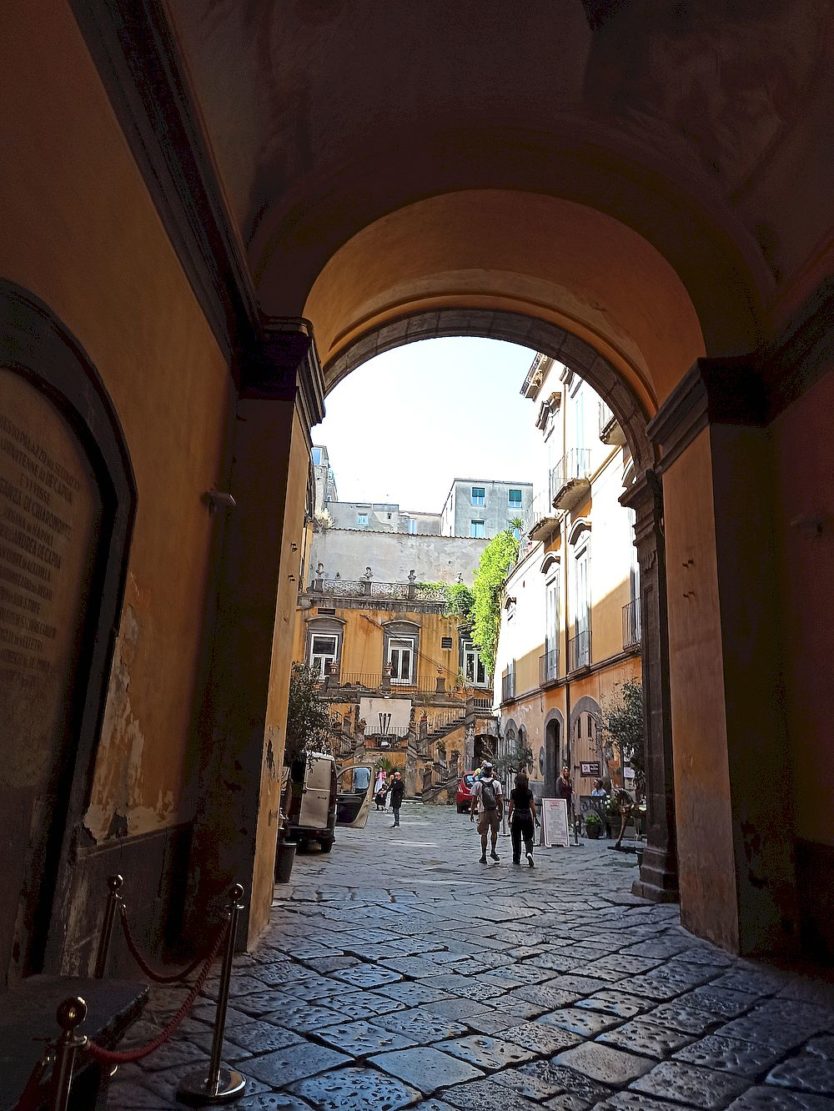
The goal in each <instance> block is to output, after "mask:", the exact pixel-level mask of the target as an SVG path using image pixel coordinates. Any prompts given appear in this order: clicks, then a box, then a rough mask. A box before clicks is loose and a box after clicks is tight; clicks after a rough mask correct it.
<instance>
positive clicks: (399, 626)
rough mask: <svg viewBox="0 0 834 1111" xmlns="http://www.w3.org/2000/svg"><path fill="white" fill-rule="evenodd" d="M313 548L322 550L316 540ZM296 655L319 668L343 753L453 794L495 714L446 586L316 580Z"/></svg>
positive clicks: (305, 600)
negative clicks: (471, 748)
mask: <svg viewBox="0 0 834 1111" xmlns="http://www.w3.org/2000/svg"><path fill="white" fill-rule="evenodd" d="M367 539H368V541H369V542H370V543H369V547H370V546H372V545H373V543H374V538H373V537H368V538H367ZM424 539H425V540H426V542H427V543H428V542H429V541H431V542H432V543H433V544H443V543H445V542H446V541H445V538H444V539H441V538H439V537H431V538H430V537H426V538H424ZM389 543H392V544H396V543H397V538H396V537H390V539H389ZM308 550H309V552H310V553H311V555H312V556H313V558H315V552H316V546H315V540H313V542H312V543H311V544H310V546H309V549H308ZM293 659H294V660H295V661H296V662H299V663H305V664H307V665H308V666H309V667H311V668H312V669H314V670H315V671H316V672H318V674H319V676H320V694H321V697H322V699H324V700H325V701H326V702H327V703H328V705H329V709H330V715H331V721H332V723H333V726H334V734H335V736H336V750H337V755H338V756H339V757H340V758H341V759H342V760H353V759H365V760H372V761H373V762H374V763H378V764H381V765H385V766H386V767H390V768H392V769H393V768H398V769H400V770H401V771H402V772H403V774H404V777H405V781H406V791H407V793H408V794H410V795H419V796H421V797H423V798H424V799H425V801H432V802H436V801H439V802H446V801H452V798H453V795H454V787H455V786H456V784H457V779H458V777H459V775H460V773H461V772H462V771H463V770H464V753H465V750H466V739H467V737H469V736H474V734H475V732H476V721H477V731H478V732H482V731H483V728H484V719H487V721H489V720H491V719H490V712H491V703H492V699H491V690H490V688H489V679H490V677H489V676H488V675H487V674H486V672H485V670H484V668H483V665H482V664H481V662H480V660H479V657H478V653H477V649H476V648H475V647H474V645H473V644H472V640H471V636H470V634H469V630H468V626H467V625H466V623H465V621H464V620H463V619H462V618H461V617H459V616H458V615H456V614H454V613H451V612H449V607H448V600H447V598H446V595H445V593H444V590H443V587H442V585H441V584H438V583H431V584H429V583H419V582H417V581H416V580H415V581H411V582H409V581H406V582H380V581H377V580H374V579H372V578H370V577H368V578H364V579H357V580H350V579H342V578H339V579H327V578H313V579H312V580H311V581H310V583H309V586H308V587H307V588H305V590H304V591H302V593H301V594H300V595H299V605H298V611H297V620H296V627H295V641H294V646H293Z"/></svg>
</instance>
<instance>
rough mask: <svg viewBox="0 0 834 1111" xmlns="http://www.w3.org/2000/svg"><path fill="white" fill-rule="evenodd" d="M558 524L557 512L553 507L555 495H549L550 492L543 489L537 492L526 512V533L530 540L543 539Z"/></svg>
mask: <svg viewBox="0 0 834 1111" xmlns="http://www.w3.org/2000/svg"><path fill="white" fill-rule="evenodd" d="M555 524H556V513H555V511H554V509H553V495H552V494H551V495H550V496H549V497H548V492H546V491H541V492H540V493H538V494H536V496H535V497H534V498H533V501H532V502H531V503H530V506H529V508H528V510H527V512H526V513H525V514H524V533H525V535H526V536H528V537H529V538H530V540H534V541H535V540H541V539H542V538H543V537H544V536H546V535H547V533H549V532H551V531H552V530H553V528H554V526H555Z"/></svg>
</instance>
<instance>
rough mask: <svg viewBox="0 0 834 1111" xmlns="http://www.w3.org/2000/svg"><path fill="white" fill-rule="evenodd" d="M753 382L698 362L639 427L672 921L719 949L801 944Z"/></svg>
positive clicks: (735, 366)
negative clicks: (668, 738) (660, 574)
mask: <svg viewBox="0 0 834 1111" xmlns="http://www.w3.org/2000/svg"><path fill="white" fill-rule="evenodd" d="M764 420H765V401H764V393H763V390H762V387H761V382H760V381H759V379H758V377H757V376H756V374H755V373H753V372H752V370H751V369H750V368H749V366H748V365H747V364H746V363H744V362H743V361H736V360H733V361H728V362H724V363H721V362H718V361H716V360H699V362H698V363H697V364H696V365H695V366H694V367H693V368H692V370H691V371H690V372H689V373H688V374H687V375H686V377H685V378H684V379H683V381H682V382H681V383H680V385H679V386H678V387H677V389H676V390H675V391H674V393H673V394H672V395H671V396H670V398H669V399H668V400H667V401H666V403H665V404H664V405H663V407H662V408H661V410H660V412H659V413H658V415H657V416H656V417H655V419H654V420H653V421H652V422H651V423H650V425H649V429H648V430H649V434H650V436H651V437H652V438H653V439H654V441H655V443H656V444H658V445H659V446H660V448H661V449H662V460H661V464H660V467H661V470H662V474H663V502H664V525H665V529H664V531H665V538H666V555H667V600H668V621H669V681H670V694H671V709H672V737H673V752H674V782H675V810H676V815H677V841H678V860H679V885H680V896H681V916H682V921H683V923H684V925H685V926H687V927H688V928H689V929H691V930H693V931H694V932H695V933H697V934H700V935H701V936H704V937H708V938H710V939H712V940H714V941H716V942H718V943H719V944H721V945H723V946H725V947H726V948H728V949H731V950H735V951H739V952H743V953H750V954H752V953H757V952H774V951H779V950H786V949H787V950H789V949H791V948H793V947H794V946H795V944H796V940H797V937H796V908H795V905H794V899H795V895H794V891H795V886H794V868H793V860H792V843H793V839H792V829H793V823H792V815H791V794H792V792H791V774H790V766H789V761H788V758H787V746H786V744H785V737H784V722H783V710H782V704H781V693H780V692H781V686H782V683H781V675H780V667H779V659H780V644H779V629H778V619H777V614H778V606H777V602H776V599H775V597H774V591H775V583H776V574H775V552H774V538H773V528H772V503H773V491H772V480H771V455H770V452H771V449H770V443H769V440H768V435H767V430H766V428H765V427H764Z"/></svg>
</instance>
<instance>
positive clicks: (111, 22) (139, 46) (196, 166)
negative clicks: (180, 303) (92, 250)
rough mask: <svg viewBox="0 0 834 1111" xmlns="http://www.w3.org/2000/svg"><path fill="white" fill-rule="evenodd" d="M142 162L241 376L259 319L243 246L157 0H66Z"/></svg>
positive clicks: (187, 269)
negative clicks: (242, 361)
mask: <svg viewBox="0 0 834 1111" xmlns="http://www.w3.org/2000/svg"><path fill="white" fill-rule="evenodd" d="M70 4H71V7H72V11H73V14H74V15H75V19H76V21H77V23H78V26H79V28H80V30H81V33H82V35H83V36H84V39H85V41H86V43H87V48H88V49H89V51H90V54H91V56H92V58H93V61H94V63H95V65H96V68H97V69H98V72H99V75H100V77H101V81H102V83H103V85H104V89H105V91H106V93H107V96H108V97H109V99H110V103H111V105H112V107H113V110H114V112H115V114H116V118H117V119H118V121H119V124H120V126H121V128H122V131H123V132H124V135H125V138H126V140H127V143H128V145H129V147H130V149H131V152H132V154H133V157H134V158H135V159H136V163H137V165H138V167H139V171H140V173H141V174H142V177H143V179H144V181H145V184H146V186H147V189H148V191H149V193H150V196H151V198H152V200H153V203H154V205H155V206H156V209H157V211H158V213H159V216H160V219H161V220H162V223H163V226H164V227H165V230H166V232H167V234H168V236H169V238H170V240H171V243H172V245H173V247H174V250H175V251H176V253H177V256H178V258H179V260H180V263H181V265H182V267H183V270H184V271H185V274H186V276H187V278H188V281H189V283H190V285H191V287H192V289H193V290H194V294H195V296H196V298H197V300H198V302H199V304H200V307H201V308H202V310H203V313H204V314H205V317H206V320H207V321H208V323H209V325H210V327H211V329H212V331H213V333H214V335H215V338H216V339H217V342H218V344H219V346H220V349H221V351H222V352H223V354H224V356H225V357H226V359H227V361H228V363H229V366H230V368H231V370H232V373H233V374H234V375H235V377H236V378H237V377H238V374H239V360H240V358H241V357H242V356H244V355H245V353H246V352H247V351H249V350H251V349H252V348H253V347H256V346H257V343H258V337H259V321H258V312H257V303H256V298H255V292H254V287H253V284H252V280H251V276H250V273H249V269H248V266H247V263H246V259H245V255H244V251H243V248H242V245H241V243H240V240H239V238H238V236H237V234H236V231H235V225H234V221H233V220H232V217H231V215H230V213H229V210H228V208H227V206H226V202H225V198H224V196H223V190H222V188H221V186H220V182H219V179H218V174H217V170H216V168H215V164H214V159H213V157H212V153H211V146H210V143H209V141H208V138H207V136H206V135H205V132H204V130H203V127H202V125H201V123H200V115H199V112H198V111H197V110H196V108H195V98H194V95H193V93H192V91H191V87H190V84H189V80H188V77H187V71H186V67H185V65H184V64H183V61H182V58H181V56H180V51H179V46H178V44H177V41H176V36H175V34H174V31H173V29H172V27H171V25H170V22H169V19H168V15H167V13H166V11H165V8H164V6H163V4H162V3H161V2H160V0H70Z"/></svg>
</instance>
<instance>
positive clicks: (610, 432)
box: [599, 401, 625, 447]
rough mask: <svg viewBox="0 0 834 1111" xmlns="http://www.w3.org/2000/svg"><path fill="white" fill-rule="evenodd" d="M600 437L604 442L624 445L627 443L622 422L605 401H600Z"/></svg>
mask: <svg viewBox="0 0 834 1111" xmlns="http://www.w3.org/2000/svg"><path fill="white" fill-rule="evenodd" d="M599 438H600V439H601V440H602V442H603V443H604V444H617V445H619V446H620V447H622V445H623V444H624V443H625V436H624V435H623V430H622V428H621V427H620V422H619V421H618V420H617V418H616V417H615V416H614V414H613V413H612V412H611V409H610V408H609V407H608V405H606V403H605V402H604V401H600V403H599Z"/></svg>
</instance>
